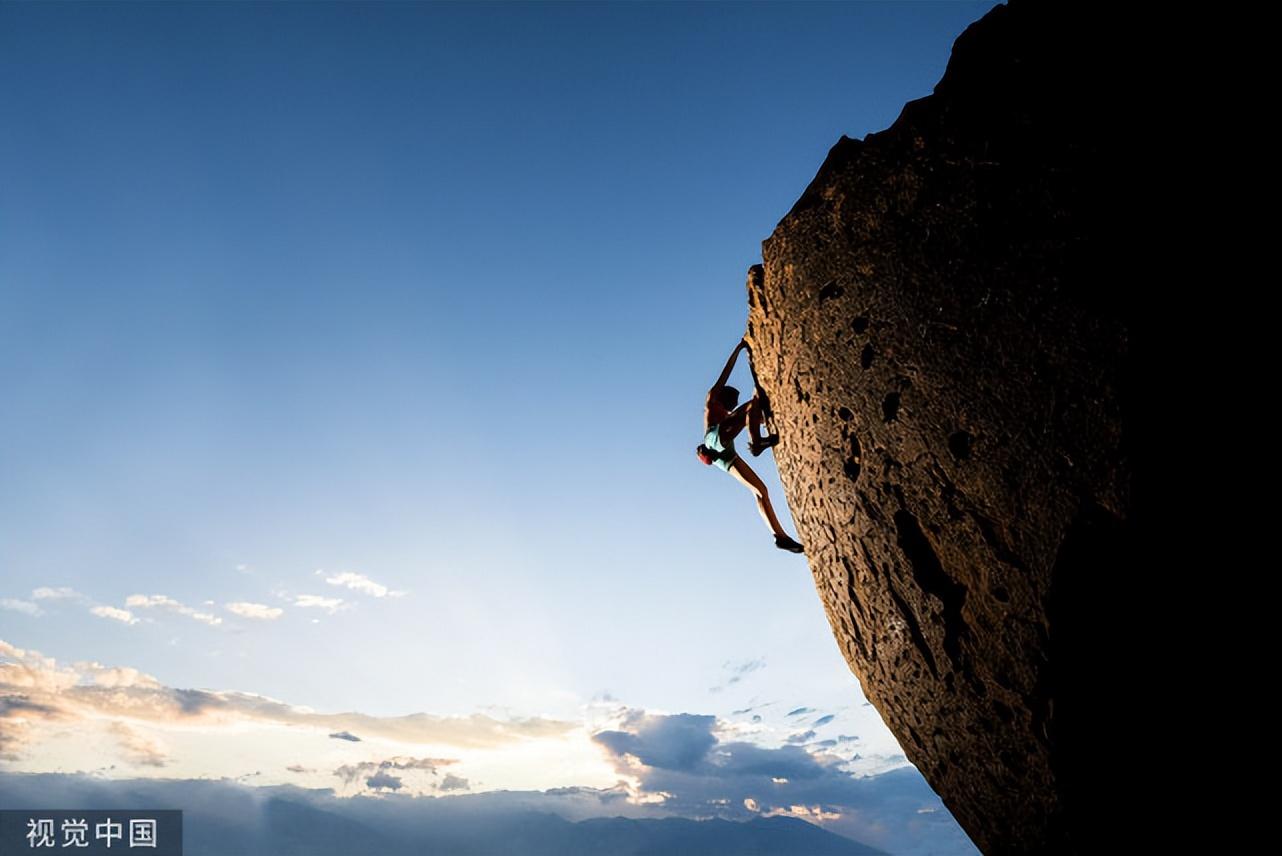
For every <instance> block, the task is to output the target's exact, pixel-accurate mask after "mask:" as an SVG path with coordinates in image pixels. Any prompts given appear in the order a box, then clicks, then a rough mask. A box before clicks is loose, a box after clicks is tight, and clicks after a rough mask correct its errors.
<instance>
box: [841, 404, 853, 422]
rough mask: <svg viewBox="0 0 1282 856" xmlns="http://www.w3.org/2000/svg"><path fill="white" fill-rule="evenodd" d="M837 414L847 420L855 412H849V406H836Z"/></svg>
mask: <svg viewBox="0 0 1282 856" xmlns="http://www.w3.org/2000/svg"><path fill="white" fill-rule="evenodd" d="M837 415H838V416H840V417H841V418H842V419H843V420H844V421H846V422H849V421H850V420H851V419H852V418H854V415H855V414H854V413H852V412H851V410H850V408H849V407H838V408H837Z"/></svg>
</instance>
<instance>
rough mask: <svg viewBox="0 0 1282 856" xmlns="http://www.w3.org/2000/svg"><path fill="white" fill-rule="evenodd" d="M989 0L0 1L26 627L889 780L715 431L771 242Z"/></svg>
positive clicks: (48, 653)
mask: <svg viewBox="0 0 1282 856" xmlns="http://www.w3.org/2000/svg"><path fill="white" fill-rule="evenodd" d="M993 5H995V4H993V3H991V2H981V3H966V2H955V3H884V4H883V3H816V4H807V3H797V4H729V3H725V4H722V3H717V4H711V3H709V4H702V3H698V4H696V3H690V4H640V3H638V4H601V5H596V4H586V3H583V4H578V3H576V4H493V5H489V4H409V3H397V4H299V3H281V4H239V3H238V4H168V5H162V4H141V3H139V4H88V5H80V4H4V5H3V6H0V75H2V76H3V79H4V80H5V81H6V85H5V86H4V87H2V88H0V389H3V390H4V397H5V402H4V411H5V414H6V418H5V419H3V420H0V474H2V476H0V477H2V479H3V483H4V490H3V491H0V529H2V531H3V538H2V539H0V568H2V569H3V573H2V574H0V579H2V580H3V589H4V590H3V591H0V604H2V605H3V606H4V608H3V609H0V639H3V640H5V641H6V642H7V643H9V644H10V645H11V646H17V647H18V648H19V649H22V650H25V651H38V652H40V655H41V656H42V657H44V658H53V659H55V660H56V661H58V662H61V663H70V662H76V661H84V662H89V661H92V662H95V663H98V664H99V665H102V666H104V667H110V668H117V667H119V668H129V669H134V670H138V671H139V672H140V673H142V674H145V675H148V676H152V677H153V678H154V679H155V680H156V681H158V682H159V683H160V684H163V685H164V686H167V687H179V688H184V687H185V688H191V687H203V688H211V689H217V690H220V691H235V692H240V693H254V694H259V695H263V696H269V697H271V698H274V699H281V700H285V701H287V702H288V703H290V704H293V705H299V706H307V707H309V708H311V709H314V710H317V711H329V712H340V711H359V712H361V713H362V714H366V715H369V716H375V717H397V716H404V715H407V714H411V713H414V712H428V713H431V714H433V715H439V716H469V715H472V714H474V713H477V712H485V713H487V714H492V715H495V716H513V717H536V716H537V717H552V718H557V719H559V720H566V721H569V720H573V719H574V718H575V717H582V715H583V711H584V710H585V709H586V707H587V706H591V705H593V704H601V703H603V701H604V702H605V703H608V702H610V701H611V700H613V701H616V702H618V703H619V704H622V705H626V706H628V707H630V708H632V709H638V710H647V711H657V712H667V713H669V714H678V713H686V712H688V713H691V714H699V715H711V716H716V717H720V718H723V719H724V721H725V722H728V723H733V722H741V723H746V724H745V727H748V725H750V724H751V723H750V717H748V716H747V715H744V714H734V713H733V711H735V710H743V709H745V708H748V707H750V706H753V705H761V704H768V705H773V706H776V709H777V710H778V711H779V713H778V715H777V716H776V717H775V719H773V720H772V719H770V718H769V717H767V719H766V720H764V721H763V722H762V723H757V724H758V725H761V726H762V728H765V727H766V726H767V725H771V724H772V723H773V725H774V727H775V730H774V731H767V732H762V733H761V734H759V737H760V739H761V741H762V742H768V741H769V740H770V739H777V738H778V735H780V734H784V733H785V732H786V729H787V728H788V727H789V725H788V723H787V721H786V717H785V716H784V715H783V714H786V712H787V711H788V710H792V709H796V708H798V707H810V708H813V709H815V710H816V712H817V714H816V715H817V716H820V715H827V714H833V715H834V716H835V717H836V718H835V719H834V720H830V721H829V722H828V723H825V726H828V727H831V728H840V729H843V733H847V734H852V735H854V734H857V735H859V737H860V740H861V741H863V743H862V752H861V755H862V758H861V761H862V762H863V763H864V764H865V765H866V766H865V767H864V768H862V769H863V770H864V772H876V771H880V770H884V769H888V768H890V767H893V766H896V765H902V764H903V763H904V762H903V761H902V757H900V758H898V759H897V758H896V754H897V752H898V749H897V747H896V746H895V744H894V741H893V738H891V737H890V735H889V733H888V732H887V731H886V730H885V729H884V726H881V724H880V721H879V720H878V719H877V717H876V714H875V712H874V711H873V710H872V708H871V707H868V706H866V705H864V703H863V697H862V695H861V694H860V691H859V686H858V683H857V681H856V679H855V678H854V676H853V675H851V674H850V672H849V669H848V668H847V667H846V665H845V663H844V661H843V660H842V658H841V656H840V654H839V652H838V650H837V647H836V644H835V642H834V641H833V639H832V637H831V634H830V631H829V628H828V624H827V620H826V618H825V616H824V613H823V610H822V607H821V605H820V602H819V599H818V597H817V595H816V593H815V590H814V585H813V582H812V580H811V577H810V574H809V572H808V570H807V568H806V565H805V562H804V560H803V559H802V558H801V557H798V556H794V555H792V554H788V553H784V552H782V551H779V550H776V549H775V548H774V547H773V544H772V541H771V539H770V536H769V533H768V532H767V530H766V529H765V527H764V526H763V524H762V522H761V521H760V519H759V518H758V517H757V515H756V513H755V509H754V508H753V504H752V500H751V497H750V495H749V494H748V493H747V491H745V490H744V489H743V488H742V487H741V486H739V485H738V484H737V483H735V482H734V481H733V480H732V479H730V478H728V477H727V476H726V475H725V474H724V473H722V472H720V471H718V470H715V469H713V468H705V467H703V466H701V465H700V464H699V463H698V462H697V461H696V459H695V458H694V455H693V447H694V446H695V444H696V443H698V442H699V440H700V434H701V428H702V422H701V420H702V409H701V408H702V401H703V395H704V393H705V391H706V389H707V387H708V386H709V384H710V383H711V382H712V381H713V380H714V379H715V377H716V375H717V373H718V371H719V370H720V367H721V365H722V363H723V362H724V360H725V357H726V355H727V354H728V352H729V350H730V349H731V348H732V347H733V345H734V343H735V342H736V341H737V340H738V338H739V336H740V335H742V333H743V329H744V323H745V319H746V304H745V292H744V284H743V283H744V278H745V275H746V272H747V268H748V266H749V265H751V264H753V263H756V262H758V261H760V244H761V241H762V240H764V239H765V238H766V237H768V236H769V234H770V232H771V231H772V229H773V228H774V226H775V224H776V223H777V222H778V220H779V219H780V218H781V217H782V216H783V215H784V214H785V213H786V212H787V210H788V209H789V208H790V207H791V205H792V203H793V202H794V201H795V199H796V198H797V196H799V195H800V193H801V192H802V190H803V189H804V188H805V186H806V184H807V183H808V182H809V180H810V179H811V178H812V177H813V175H814V173H815V172H816V170H817V169H818V168H819V165H820V163H821V162H822V161H823V158H824V156H825V154H826V153H827V151H828V149H829V147H831V146H832V145H833V144H834V143H835V142H836V141H837V139H838V138H839V137H840V136H841V135H842V134H846V135H848V136H852V137H862V136H864V135H865V134H867V133H869V132H872V131H876V130H880V129H882V128H884V127H885V126H887V125H889V124H890V123H891V122H892V121H893V120H894V118H895V117H896V116H897V115H898V113H899V110H900V109H901V108H902V106H903V104H904V102H905V101H907V100H910V99H914V98H919V97H922V96H924V95H927V94H929V93H930V91H931V88H932V87H933V85H934V84H935V82H936V81H937V80H938V79H939V77H940V76H941V75H942V73H943V70H944V67H945V64H946V62H947V58H948V54H949V50H950V48H951V45H952V41H953V40H954V39H955V38H956V37H957V35H959V34H960V33H961V31H962V30H963V29H964V28H965V26H966V25H967V24H968V23H970V22H971V21H973V20H975V19H977V18H979V17H981V16H982V14H983V13H984V12H986V11H987V10H988V9H989V8H991V7H992V6H993ZM735 378H736V380H737V381H738V382H739V383H738V385H740V386H741V387H748V386H750V384H749V382H748V381H747V375H746V367H744V366H742V365H741V366H740V367H739V369H737V371H736V376H735ZM759 460H760V461H761V463H760V465H758V466H757V469H758V471H759V472H761V473H762V474H763V476H764V477H765V478H766V480H767V484H768V485H769V486H770V488H771V491H772V493H773V494H774V496H775V497H776V502H777V504H779V505H782V504H783V503H782V497H783V491H782V487H781V486H780V485H779V482H778V480H777V478H776V477H775V474H774V471H773V460H772V459H771V458H770V456H769V455H768V454H767V455H766V456H764V457H763V458H761V459H759ZM784 519H785V524H786V525H788V528H789V529H792V527H791V525H790V520H788V518H787V517H786V516H785V518H784ZM380 588H381V591H380ZM37 592H39V593H40V594H41V595H44V596H37ZM59 595H61V596H59ZM131 598H132V600H131ZM336 601H341V602H336ZM202 616H203V617H202ZM215 619H217V620H216V621H215ZM91 671H92V670H91ZM82 672H83V670H82ZM95 674H97V673H96V672H95ZM655 715H660V714H657V713H656V714H655ZM771 735H774V737H772V736H771ZM340 742H341V741H340ZM46 757H53V756H52V755H43V754H42V752H41V750H40V749H39V746H38V745H36V746H34V748H32V750H31V752H29V753H28V754H26V755H25V756H24V758H25V759H26V760H24V761H23V762H22V764H25V765H27V766H26V767H25V768H30V769H35V768H39V767H40V766H41V763H42V762H41V759H42V758H46ZM10 763H13V762H10ZM46 766H50V768H52V767H53V765H52V764H49V765H46Z"/></svg>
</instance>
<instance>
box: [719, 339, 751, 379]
mask: <svg viewBox="0 0 1282 856" xmlns="http://www.w3.org/2000/svg"><path fill="white" fill-rule="evenodd" d="M747 347H748V340H747V339H740V340H739V344H737V345H735V346H734V350H733V351H731V352H730V359H728V360H726V367H725V368H724V369H722V370H721V377H719V378H717V382H716V383H714V384H713V385H712V388H713V389H716V388H717V387H719V386H725V385H726V381H728V380H730V372H732V371H734V363H735V360H737V359H738V358H739V352H740V351H742V350H745V349H746V348H747Z"/></svg>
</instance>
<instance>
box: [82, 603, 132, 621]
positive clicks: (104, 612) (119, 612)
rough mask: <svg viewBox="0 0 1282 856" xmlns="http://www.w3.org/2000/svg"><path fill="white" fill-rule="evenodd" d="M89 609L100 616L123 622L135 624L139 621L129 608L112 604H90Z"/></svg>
mask: <svg viewBox="0 0 1282 856" xmlns="http://www.w3.org/2000/svg"><path fill="white" fill-rule="evenodd" d="M89 611H90V612H92V613H93V614H94V615H97V616H98V617H100V618H110V619H112V620H114V621H119V622H122V623H124V624H137V623H138V621H139V619H137V618H135V617H134V614H133V613H132V612H130V611H129V610H127V609H120V608H118V607H114V606H91V607H89Z"/></svg>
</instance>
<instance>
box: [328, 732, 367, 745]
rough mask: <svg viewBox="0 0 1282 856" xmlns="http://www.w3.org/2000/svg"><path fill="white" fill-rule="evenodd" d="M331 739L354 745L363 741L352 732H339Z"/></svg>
mask: <svg viewBox="0 0 1282 856" xmlns="http://www.w3.org/2000/svg"><path fill="white" fill-rule="evenodd" d="M330 737H332V738H334V739H335V740H350V741H352V742H353V743H360V742H361V739H360V738H359V737H357V736H356V735H355V734H353V733H352V732H350V731H339V732H337V733H335V734H331V735H330Z"/></svg>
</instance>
